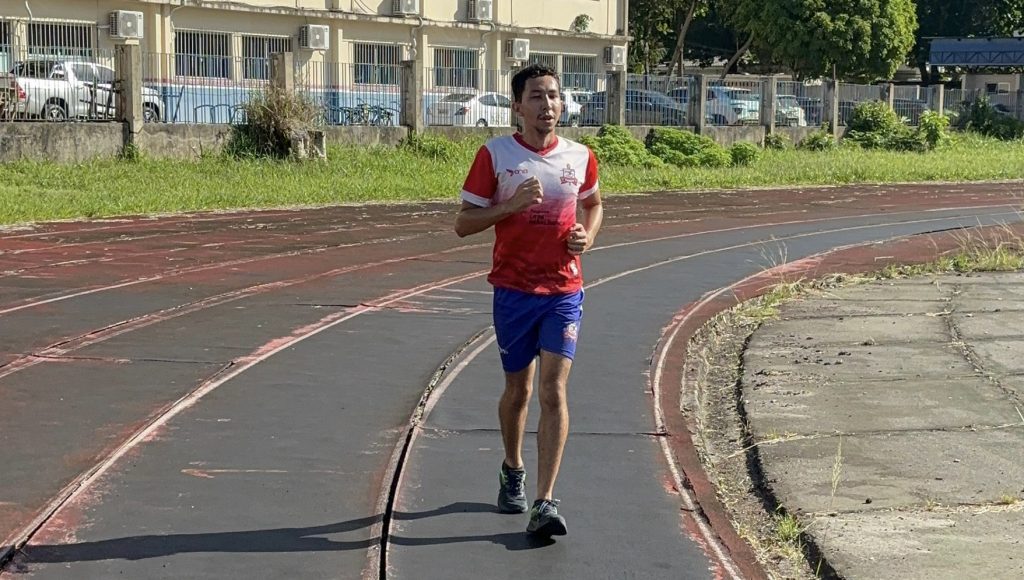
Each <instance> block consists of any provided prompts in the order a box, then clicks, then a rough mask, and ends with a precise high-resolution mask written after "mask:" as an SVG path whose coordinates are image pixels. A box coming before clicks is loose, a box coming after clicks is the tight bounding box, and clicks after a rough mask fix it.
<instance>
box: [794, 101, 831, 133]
mask: <svg viewBox="0 0 1024 580" xmlns="http://www.w3.org/2000/svg"><path fill="white" fill-rule="evenodd" d="M793 98H795V99H796V102H797V104H798V105H800V108H801V109H803V111H804V118H805V119H807V125H808V126H810V127H820V126H821V124H822V122H824V120H825V104H824V103H822V101H821V99H818V98H814V97H793Z"/></svg>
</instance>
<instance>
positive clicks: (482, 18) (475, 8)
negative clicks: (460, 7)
mask: <svg viewBox="0 0 1024 580" xmlns="http://www.w3.org/2000/svg"><path fill="white" fill-rule="evenodd" d="M466 20H469V21H470V22H490V21H492V20H494V0H469V3H468V4H467V5H466Z"/></svg>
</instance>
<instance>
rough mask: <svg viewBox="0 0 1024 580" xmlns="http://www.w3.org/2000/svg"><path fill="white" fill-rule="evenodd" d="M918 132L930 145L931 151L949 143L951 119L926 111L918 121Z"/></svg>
mask: <svg viewBox="0 0 1024 580" xmlns="http://www.w3.org/2000/svg"><path fill="white" fill-rule="evenodd" d="M917 132H918V133H920V134H921V136H922V138H923V139H924V140H925V142H926V143H928V148H929V149H935V148H936V147H939V146H941V145H943V144H945V143H946V142H948V141H949V117H947V116H945V115H940V114H938V113H936V112H935V111H925V112H924V113H922V114H921V119H920V120H919V121H918V126H917Z"/></svg>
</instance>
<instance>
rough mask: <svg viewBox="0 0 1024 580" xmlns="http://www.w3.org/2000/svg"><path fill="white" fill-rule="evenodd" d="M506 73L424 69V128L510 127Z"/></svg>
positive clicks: (509, 74)
mask: <svg viewBox="0 0 1024 580" xmlns="http://www.w3.org/2000/svg"><path fill="white" fill-rule="evenodd" d="M513 74H514V71H509V70H479V69H456V68H448V67H433V68H431V67H428V68H427V69H426V71H425V74H424V80H425V85H426V86H425V87H424V93H423V109H424V111H423V112H424V119H425V121H426V124H427V125H438V126H465V127H511V126H512V125H513V124H515V122H516V119H515V114H514V113H513V112H512V76H513Z"/></svg>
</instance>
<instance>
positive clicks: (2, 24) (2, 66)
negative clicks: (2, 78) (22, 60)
mask: <svg viewBox="0 0 1024 580" xmlns="http://www.w3.org/2000/svg"><path fill="white" fill-rule="evenodd" d="M10 65H11V23H10V22H7V21H6V20H0V72H7V70H8V67H9V66H10Z"/></svg>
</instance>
